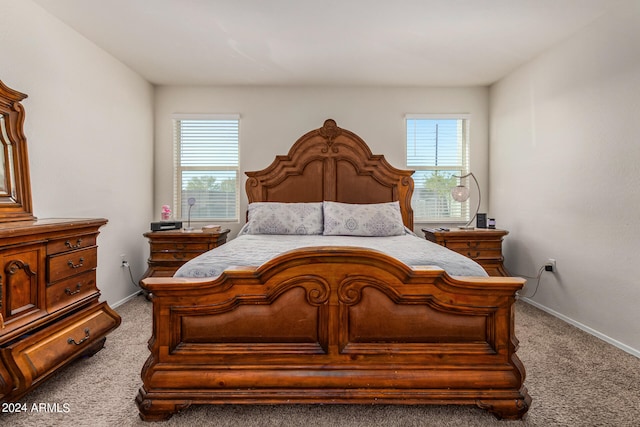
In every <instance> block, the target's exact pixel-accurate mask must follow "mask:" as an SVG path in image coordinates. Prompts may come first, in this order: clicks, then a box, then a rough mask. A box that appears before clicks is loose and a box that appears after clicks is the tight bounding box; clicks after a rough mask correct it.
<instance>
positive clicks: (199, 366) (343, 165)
mask: <svg viewBox="0 0 640 427" xmlns="http://www.w3.org/2000/svg"><path fill="white" fill-rule="evenodd" d="M246 174H247V176H248V178H247V181H246V193H247V198H248V201H249V211H248V216H247V217H248V221H247V224H246V225H245V226H244V228H243V230H242V231H241V232H240V233H239V235H238V237H236V238H235V239H233V240H231V241H230V242H228V243H227V244H225V245H223V246H221V247H219V248H216V249H213V250H212V251H210V252H207V253H205V254H203V255H201V256H200V257H198V258H196V259H194V260H192V261H190V262H189V263H187V264H185V266H183V268H181V269H180V270H178V272H177V273H176V276H174V277H171V278H147V279H144V280H143V281H142V287H143V288H144V289H145V290H146V291H148V292H150V293H152V294H153V299H152V303H153V330H152V336H151V338H150V340H149V350H150V356H149V358H148V359H147V361H146V363H145V365H144V367H143V368H142V381H143V385H142V387H141V388H140V390H139V393H138V395H137V397H136V403H137V405H138V408H139V412H140V417H141V418H142V419H143V420H147V421H157V420H164V419H168V418H169V417H171V415H172V414H174V413H176V412H178V411H180V410H184V409H186V408H187V407H189V406H190V405H193V404H403V405H407V404H411V405H416V404H420V405H422V404H471V405H477V406H478V407H480V408H482V409H486V410H488V411H490V412H491V413H493V414H494V415H495V416H496V417H498V418H506V419H519V418H522V416H523V415H524V414H525V413H526V412H527V410H528V408H529V405H530V402H531V398H530V396H529V395H528V393H527V390H526V387H525V386H524V380H525V369H524V366H523V365H522V363H521V361H520V360H519V359H518V357H517V355H516V350H517V347H518V340H517V339H516V337H515V334H514V302H515V293H516V291H517V290H519V289H521V288H522V286H523V284H524V281H523V280H522V279H520V278H513V277H488V276H487V275H486V273H485V272H484V270H482V268H481V267H479V266H478V265H477V264H475V263H474V262H472V261H470V260H468V259H467V258H464V257H462V256H459V255H458V254H455V253H453V252H452V251H449V250H448V249H446V248H443V247H440V246H437V245H435V244H433V243H431V242H428V241H427V240H425V239H422V238H420V237H418V236H415V235H414V234H413V232H412V230H413V212H412V210H411V195H412V192H413V180H412V178H411V175H412V171H407V170H400V169H396V168H394V167H393V166H391V165H390V164H389V163H388V162H387V161H386V160H385V158H384V157H383V156H381V155H373V154H372V153H371V151H370V149H369V147H368V146H367V144H366V143H365V142H364V141H363V140H362V139H361V138H360V137H359V136H358V135H356V134H355V133H353V132H351V131H348V130H346V129H342V128H340V127H338V126H337V124H336V122H335V121H333V120H327V121H325V123H324V125H323V126H322V127H321V128H319V129H315V130H312V131H310V132H308V133H306V134H305V135H303V136H302V137H300V138H299V139H298V140H297V141H296V142H295V143H294V145H293V146H292V147H291V149H290V150H289V153H288V154H287V155H283V156H276V158H275V160H274V161H273V163H272V164H271V165H270V166H268V167H267V168H266V169H263V170H261V171H255V172H246ZM318 212H320V213H318ZM358 215H360V216H358ZM354 218H355V219H354ZM363 218H366V220H364V219H363ZM354 230H355V231H354ZM265 241H266V242H267V243H266V244H265V243H264V242H265ZM381 241H385V242H388V244H387V243H385V244H382V243H380V242H381ZM242 252H247V253H246V254H245V255H246V256H248V258H237V257H238V256H239V255H238V254H239V253H240V254H242ZM247 259H248V260H247Z"/></svg>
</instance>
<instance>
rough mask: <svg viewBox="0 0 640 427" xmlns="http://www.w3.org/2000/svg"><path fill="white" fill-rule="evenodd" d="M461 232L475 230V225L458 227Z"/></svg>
mask: <svg viewBox="0 0 640 427" xmlns="http://www.w3.org/2000/svg"><path fill="white" fill-rule="evenodd" d="M458 229H460V230H475V229H476V228H475V227H474V226H473V225H461V226H459V227H458Z"/></svg>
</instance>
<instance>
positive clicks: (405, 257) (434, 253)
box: [175, 233, 487, 277]
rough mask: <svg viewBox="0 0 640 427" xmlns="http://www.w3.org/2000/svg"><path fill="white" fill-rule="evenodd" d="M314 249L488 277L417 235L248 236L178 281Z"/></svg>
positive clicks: (193, 265) (199, 260)
mask: <svg viewBox="0 0 640 427" xmlns="http://www.w3.org/2000/svg"><path fill="white" fill-rule="evenodd" d="M313 246H359V247H365V248H370V249H376V250H378V251H381V252H384V253H386V254H388V255H391V256H392V257H395V258H397V259H399V260H400V261H402V262H404V263H405V264H407V265H409V266H426V265H434V266H438V267H440V268H442V269H443V270H445V271H446V272H447V273H449V274H450V275H452V276H487V273H486V272H485V271H484V269H483V268H482V267H481V266H480V265H479V264H477V263H476V262H475V261H473V260H471V259H469V258H466V257H464V256H462V255H460V254H458V253H456V252H453V251H451V250H449V249H447V248H445V247H442V246H440V245H437V244H435V243H432V242H429V241H428V240H425V239H423V238H420V237H418V236H416V235H415V234H409V233H407V234H404V235H401V236H390V237H355V236H321V235H310V236H299V235H250V234H244V235H240V236H238V237H236V238H235V239H233V240H231V241H229V242H227V243H226V244H224V245H222V246H220V247H217V248H215V249H212V250H211V251H209V252H205V253H204V254H202V255H200V256H198V257H196V258H194V259H192V260H191V261H189V262H187V263H186V264H184V265H183V266H182V267H181V268H180V269H179V270H178V271H177V272H176V274H175V276H176V277H216V276H218V275H220V273H222V272H223V271H224V270H225V269H226V268H227V267H230V266H259V265H261V264H263V263H264V262H266V261H268V260H270V259H272V258H274V257H275V256H277V255H278V254H280V253H283V252H286V251H289V250H293V249H299V248H303V247H313Z"/></svg>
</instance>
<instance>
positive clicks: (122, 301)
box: [109, 291, 142, 309]
mask: <svg viewBox="0 0 640 427" xmlns="http://www.w3.org/2000/svg"><path fill="white" fill-rule="evenodd" d="M141 293H142V291H136V292H134V293H133V294H131V295H129V296H128V297H126V298H123V299H121V300H120V301H117V302H114V303H113V304H109V306H110V307H111V308H113V309H115V308H117V307H120V306H121V305H122V304H124V303H126V302H127V301H129V300H132V299H133V298H135V297H137V296H138V295H140V294H141Z"/></svg>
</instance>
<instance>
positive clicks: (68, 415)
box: [0, 297, 640, 427]
mask: <svg viewBox="0 0 640 427" xmlns="http://www.w3.org/2000/svg"><path fill="white" fill-rule="evenodd" d="M516 307H517V308H516V313H517V314H516V333H517V336H518V338H519V339H520V349H519V351H518V354H519V356H520V358H521V359H522V361H523V363H524V365H525V367H526V368H527V380H526V383H525V384H526V385H527V388H528V389H529V393H530V394H531V397H532V398H533V403H532V406H531V408H530V409H529V413H528V414H527V416H526V417H525V419H524V420H523V421H498V420H496V419H495V418H494V417H493V416H492V415H490V414H489V413H487V412H484V411H482V410H480V409H479V408H477V407H474V406H360V405H358V406H332V405H328V406H322V405H318V406H313V405H300V406H294V405H291V406H222V407H215V406H193V407H191V408H189V409H187V410H185V411H183V412H182V413H179V414H177V415H174V416H173V418H171V419H170V420H169V421H166V422H161V423H146V422H143V421H141V420H140V419H139V418H138V410H137V408H136V406H135V403H134V398H135V396H136V393H137V391H138V388H139V387H140V385H141V380H140V370H141V368H142V365H143V363H144V362H145V360H146V358H147V355H148V350H147V348H146V344H147V340H148V338H149V336H150V331H151V303H149V302H148V301H146V300H145V299H144V298H143V297H137V298H135V299H133V300H132V301H130V302H127V303H126V304H124V305H122V306H121V307H118V309H117V311H118V312H119V313H120V315H121V316H122V325H121V326H120V328H118V329H117V330H116V331H114V332H113V333H112V334H110V335H109V336H108V338H107V342H106V347H105V348H104V349H103V350H102V351H100V352H99V353H98V354H96V355H95V356H94V357H91V358H87V359H82V360H79V361H77V362H75V363H73V364H72V365H70V366H69V367H67V368H66V369H65V370H63V372H61V373H59V374H58V375H57V376H56V377H54V378H52V379H51V380H49V381H48V382H47V383H45V384H43V385H42V386H41V387H40V388H38V389H36V390H34V391H33V392H32V393H31V394H29V395H27V396H26V397H25V398H23V399H22V400H21V403H23V404H26V407H27V409H28V410H27V412H26V413H18V414H15V413H14V414H7V413H0V426H3V427H4V426H11V427H14V426H29V427H31V426H74V427H75V426H77V427H80V426H92V427H102V426H122V427H124V426H153V425H158V426H162V427H170V426H206V425H210V426H243V427H247V426H249V427H251V426H302V425H306V426H343V427H344V426H363V427H364V426H367V427H370V426H503V427H509V426H545V427H547V426H638V425H640V359H638V358H636V357H634V356H632V355H629V354H627V353H625V352H623V351H621V350H619V349H617V348H615V347H613V346H610V345H608V344H606V343H604V342H602V341H600V340H598V339H597V338H594V337H592V336H590V335H588V334H586V333H584V332H582V331H580V330H578V329H576V328H574V327H572V326H570V325H567V324H565V323H564V322H562V321H560V320H558V319H556V318H554V317H552V316H549V315H548V314H546V313H544V312H542V311H540V310H538V309H536V308H534V307H532V306H530V305H527V304H526V303H523V302H518V303H517V306H516ZM34 403H36V404H38V403H48V404H56V403H57V404H59V406H60V409H61V410H62V412H60V413H51V412H49V413H39V412H34V411H31V407H32V405H33V404H34ZM65 409H68V410H66V411H65Z"/></svg>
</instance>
